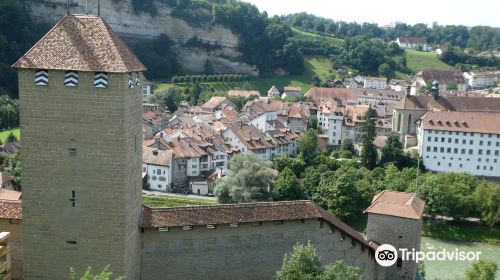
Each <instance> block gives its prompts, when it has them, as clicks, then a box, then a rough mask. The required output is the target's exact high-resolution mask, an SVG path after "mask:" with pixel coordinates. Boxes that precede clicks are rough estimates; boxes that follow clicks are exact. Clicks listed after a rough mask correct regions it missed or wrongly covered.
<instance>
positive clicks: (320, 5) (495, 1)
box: [243, 0, 500, 27]
mask: <svg viewBox="0 0 500 280" xmlns="http://www.w3.org/2000/svg"><path fill="white" fill-rule="evenodd" d="M243 1H246V2H250V3H253V4H255V5H256V6H257V7H258V8H259V10H260V11H267V13H268V14H269V15H270V16H273V15H286V14H291V13H298V12H307V13H309V14H314V15H317V16H321V17H325V18H331V19H334V20H342V21H347V22H350V21H357V22H369V23H378V24H381V25H385V24H390V23H391V22H395V21H399V22H404V23H408V24H415V23H425V24H429V25H432V23H433V22H434V21H437V22H438V24H439V25H447V24H453V25H459V24H460V25H466V26H475V25H489V26H493V27H500V0H474V1H465V0H455V1H452V0H413V1H409V0H399V1H398V0H364V1H360V0H342V1H339V0H243Z"/></svg>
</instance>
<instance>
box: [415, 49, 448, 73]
mask: <svg viewBox="0 0 500 280" xmlns="http://www.w3.org/2000/svg"><path fill="white" fill-rule="evenodd" d="M406 61H407V62H406V63H407V65H408V67H409V68H410V69H411V70H412V72H414V73H417V72H418V71H420V70H422V69H436V70H453V69H455V68H454V67H453V66H450V65H448V64H446V63H444V62H442V61H441V60H439V58H438V56H437V54H436V53H434V52H419V51H414V50H406Z"/></svg>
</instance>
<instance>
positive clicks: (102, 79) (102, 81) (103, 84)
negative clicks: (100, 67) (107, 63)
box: [94, 72, 108, 88]
mask: <svg viewBox="0 0 500 280" xmlns="http://www.w3.org/2000/svg"><path fill="white" fill-rule="evenodd" d="M94 87H96V88H107V87H108V74H107V73H105V72H96V73H95V75H94Z"/></svg>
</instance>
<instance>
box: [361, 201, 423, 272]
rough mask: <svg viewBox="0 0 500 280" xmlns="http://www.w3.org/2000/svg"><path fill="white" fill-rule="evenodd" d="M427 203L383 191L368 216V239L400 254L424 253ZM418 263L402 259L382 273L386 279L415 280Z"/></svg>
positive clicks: (367, 211)
mask: <svg viewBox="0 0 500 280" xmlns="http://www.w3.org/2000/svg"><path fill="white" fill-rule="evenodd" d="M424 207H425V203H424V201H423V200H421V199H420V198H418V197H417V196H416V195H415V194H413V193H405V192H394V191H382V192H380V193H379V194H377V195H376V196H375V197H374V198H373V200H372V204H371V205H370V207H368V209H366V211H365V213H368V228H367V231H366V237H367V239H368V240H370V241H375V242H376V243H378V244H380V245H382V244H390V245H392V246H394V247H395V248H396V249H397V250H398V251H399V249H400V248H406V249H408V250H409V251H411V250H412V249H415V250H416V251H418V250H420V240H421V230H422V216H423V211H424ZM417 269H418V267H417V263H416V262H414V261H403V260H402V258H401V256H399V258H398V260H397V261H396V264H394V265H393V266H390V267H387V268H385V269H382V270H383V272H384V274H385V278H381V279H387V280H392V279H401V280H414V279H415V277H416V274H417Z"/></svg>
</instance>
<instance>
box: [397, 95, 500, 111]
mask: <svg viewBox="0 0 500 280" xmlns="http://www.w3.org/2000/svg"><path fill="white" fill-rule="evenodd" d="M394 108H395V109H407V110H430V109H434V110H443V111H464V112H500V99H497V98H485V97H472V96H438V98H437V99H434V98H433V97H432V96H430V95H427V94H423V95H410V96H404V97H403V99H402V100H401V101H399V102H398V103H397V104H396V105H395V106H394Z"/></svg>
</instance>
